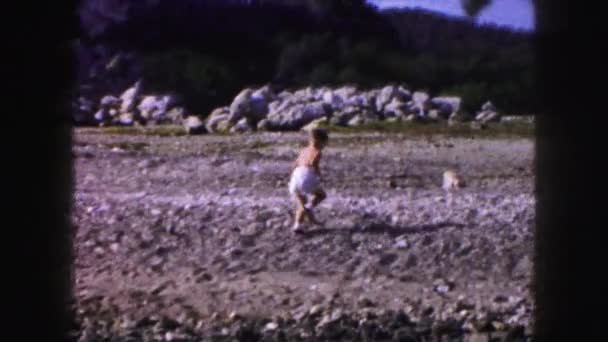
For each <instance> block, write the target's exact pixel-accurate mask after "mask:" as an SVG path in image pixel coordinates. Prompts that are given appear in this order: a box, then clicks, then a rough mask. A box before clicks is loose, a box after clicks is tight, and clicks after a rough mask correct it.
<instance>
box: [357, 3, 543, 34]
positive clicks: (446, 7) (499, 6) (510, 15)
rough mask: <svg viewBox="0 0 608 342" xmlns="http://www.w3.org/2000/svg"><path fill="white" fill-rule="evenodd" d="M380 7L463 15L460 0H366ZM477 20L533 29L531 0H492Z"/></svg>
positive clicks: (520, 28) (528, 29)
mask: <svg viewBox="0 0 608 342" xmlns="http://www.w3.org/2000/svg"><path fill="white" fill-rule="evenodd" d="M368 2H370V3H372V4H374V5H376V6H378V8H380V9H384V8H389V7H413V8H415V7H420V8H424V9H427V10H433V11H438V12H441V13H444V14H448V15H455V16H465V13H464V11H463V10H462V5H461V2H460V0H368ZM477 22H478V23H480V24H483V23H487V22H489V23H494V24H497V25H500V26H509V27H512V28H515V29H519V30H526V31H533V30H534V7H533V4H532V0H493V1H492V4H491V5H489V6H488V7H487V8H486V9H484V10H483V11H482V12H481V13H480V14H479V18H478V19H477Z"/></svg>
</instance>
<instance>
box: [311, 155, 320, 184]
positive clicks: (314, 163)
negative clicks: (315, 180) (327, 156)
mask: <svg viewBox="0 0 608 342" xmlns="http://www.w3.org/2000/svg"><path fill="white" fill-rule="evenodd" d="M320 161H321V153H320V152H319V153H318V154H317V155H316V156H315V159H314V160H313V162H312V165H313V166H314V168H315V171H316V172H317V175H318V176H319V178H321V168H320V167H319V162H320Z"/></svg>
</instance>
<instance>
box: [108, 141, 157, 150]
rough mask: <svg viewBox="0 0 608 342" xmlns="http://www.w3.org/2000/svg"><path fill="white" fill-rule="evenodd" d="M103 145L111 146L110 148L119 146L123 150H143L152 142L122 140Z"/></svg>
mask: <svg viewBox="0 0 608 342" xmlns="http://www.w3.org/2000/svg"><path fill="white" fill-rule="evenodd" d="M101 145H102V146H104V147H106V148H109V149H113V148H119V149H121V150H123V151H129V152H132V151H143V150H145V149H146V148H148V146H150V144H147V143H143V142H121V143H115V144H101Z"/></svg>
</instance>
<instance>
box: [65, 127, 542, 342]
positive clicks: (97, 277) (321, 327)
mask: <svg viewBox="0 0 608 342" xmlns="http://www.w3.org/2000/svg"><path fill="white" fill-rule="evenodd" d="M305 138H306V136H305V134H304V133H257V134H251V135H241V136H217V135H204V136H177V137H170V136H166V137H161V136H147V135H128V134H123V135H120V134H115V135H109V134H101V133H100V132H99V131H98V130H97V129H93V130H91V129H89V130H86V129H79V130H77V131H75V142H74V154H75V172H76V184H75V185H76V191H75V194H74V211H73V221H74V224H75V226H76V228H77V232H76V237H75V253H76V263H75V278H76V279H75V281H76V287H75V293H76V296H77V298H76V303H77V304H76V308H77V310H78V317H79V324H80V325H79V327H78V328H77V329H75V330H76V331H75V334H76V335H78V336H79V338H80V340H81V341H97V340H111V341H141V340H149V341H152V340H159V341H160V340H166V341H203V340H204V341H207V340H210V341H232V340H237V341H258V340H268V341H323V340H349V341H435V340H450V341H452V340H454V341H492V340H496V341H503V340H504V341H511V340H513V341H515V340H525V338H524V335H525V334H527V333H529V331H530V329H531V314H532V309H533V306H532V301H531V295H530V293H529V282H530V280H531V268H532V262H531V257H532V247H533V231H532V229H533V221H534V218H535V211H534V210H535V208H534V194H533V182H534V173H533V167H532V162H533V146H534V142H533V140H532V139H524V138H500V139H498V138H483V139H482V138H470V137H469V138H466V137H460V138H455V137H441V136H436V135H424V136H415V137H412V136H408V135H405V134H396V133H394V134H385V135H382V134H379V133H363V132H361V133H358V134H344V133H341V134H337V133H335V134H332V135H331V143H330V146H329V147H328V149H327V150H326V152H325V154H324V159H323V160H322V165H321V167H322V172H323V181H324V186H325V188H326V189H327V192H328V198H327V200H326V201H325V202H323V203H322V204H321V205H320V206H319V207H318V210H317V218H318V219H319V220H321V221H322V222H323V224H322V225H321V226H307V227H305V230H306V232H305V233H303V234H301V235H294V234H293V233H292V232H291V231H290V227H291V224H292V215H293V213H292V210H293V208H294V202H292V201H291V200H290V199H289V197H288V193H287V182H288V173H289V167H290V164H291V162H292V161H293V159H294V158H295V156H296V153H297V150H298V148H299V147H300V146H302V144H304V143H305ZM447 168H454V169H456V170H459V171H460V172H461V173H462V174H463V175H464V177H465V179H466V181H467V185H468V186H467V187H466V188H464V189H462V190H461V191H459V192H457V193H455V194H454V195H453V199H452V201H451V203H450V202H448V201H446V196H445V194H444V192H443V190H442V189H441V174H442V172H443V171H444V170H445V169H447ZM440 335H443V336H444V338H443V339H439V338H438V336H440Z"/></svg>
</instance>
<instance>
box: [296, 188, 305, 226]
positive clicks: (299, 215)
mask: <svg viewBox="0 0 608 342" xmlns="http://www.w3.org/2000/svg"><path fill="white" fill-rule="evenodd" d="M296 198H297V200H298V208H297V209H296V215H295V218H294V224H293V229H294V230H297V229H298V228H299V226H300V223H302V221H303V220H304V214H305V213H306V209H305V207H304V206H305V205H306V198H305V197H304V196H302V195H300V194H296Z"/></svg>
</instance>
